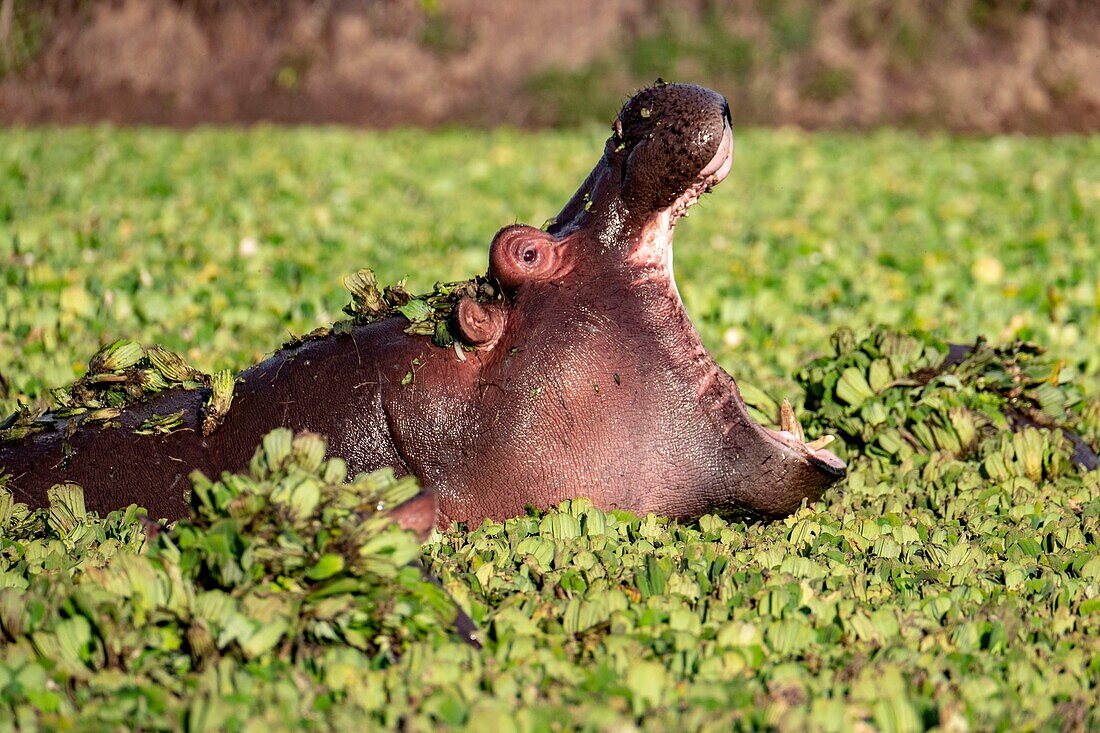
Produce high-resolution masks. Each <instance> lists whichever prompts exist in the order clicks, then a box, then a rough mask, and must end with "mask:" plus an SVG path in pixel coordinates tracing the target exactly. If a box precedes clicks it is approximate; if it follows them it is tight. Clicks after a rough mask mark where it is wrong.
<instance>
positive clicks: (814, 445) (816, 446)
mask: <svg viewBox="0 0 1100 733" xmlns="http://www.w3.org/2000/svg"><path fill="white" fill-rule="evenodd" d="M834 440H836V436H835V435H822V436H821V437H820V438H818V439H817V440H812V441H810V442H809V443H807V444H806V447H807V448H809V449H810V450H821V449H822V448H824V447H825V446H827V445H828V444H829V443H832V442H833V441H834Z"/></svg>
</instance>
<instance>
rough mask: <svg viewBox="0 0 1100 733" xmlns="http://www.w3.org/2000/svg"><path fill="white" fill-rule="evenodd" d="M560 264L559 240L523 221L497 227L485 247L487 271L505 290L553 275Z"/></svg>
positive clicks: (554, 275) (556, 272)
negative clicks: (487, 257) (487, 248)
mask: <svg viewBox="0 0 1100 733" xmlns="http://www.w3.org/2000/svg"><path fill="white" fill-rule="evenodd" d="M564 265H565V263H564V261H563V258H562V242H561V241H560V240H558V239H557V238H556V237H554V235H552V234H548V233H546V232H544V231H542V230H541V229H535V228H534V227H529V226H525V225H523V224H515V225H513V226H509V227H504V228H503V229H501V230H500V231H499V232H497V235H496V236H495V237H493V243H492V245H490V247H489V272H490V273H491V274H492V275H493V277H495V278H496V279H497V281H498V282H499V283H500V284H501V285H502V286H504V287H505V288H506V289H509V290H514V289H516V288H518V287H519V286H520V285H523V284H524V283H528V282H537V281H540V280H549V279H551V278H553V277H557V276H559V275H561V274H562V273H563V268H564Z"/></svg>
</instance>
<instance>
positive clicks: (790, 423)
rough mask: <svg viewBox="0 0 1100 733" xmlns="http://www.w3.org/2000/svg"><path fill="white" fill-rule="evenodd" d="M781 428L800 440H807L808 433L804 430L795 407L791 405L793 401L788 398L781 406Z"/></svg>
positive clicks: (803, 441)
mask: <svg viewBox="0 0 1100 733" xmlns="http://www.w3.org/2000/svg"><path fill="white" fill-rule="evenodd" d="M779 428H780V429H781V430H785V431H787V432H788V433H790V434H791V435H793V436H794V437H796V438H798V440H799V442H802V443H805V442H806V434H805V433H803V432H802V425H801V424H799V422H798V418H797V417H795V415H794V408H793V407H791V401H790V400H788V399H784V400H783V405H782V406H781V407H780V408H779Z"/></svg>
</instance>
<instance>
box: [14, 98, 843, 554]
mask: <svg viewBox="0 0 1100 733" xmlns="http://www.w3.org/2000/svg"><path fill="white" fill-rule="evenodd" d="M732 160H733V135H732V131H731V128H730V125H729V109H728V105H727V104H726V101H725V99H724V98H722V97H721V96H720V95H718V94H716V93H714V92H711V91H709V90H706V89H702V88H700V87H693V86H688V85H663V84H662V85H657V86H654V87H650V88H648V89H645V90H642V91H641V92H639V93H638V94H637V95H635V97H633V98H632V99H631V100H630V101H629V102H627V104H626V105H625V106H624V107H623V110H622V111H621V112H620V114H619V116H618V117H617V119H616V121H615V123H614V125H613V128H612V134H611V136H610V137H609V138H608V141H607V144H606V145H605V149H604V154H603V156H602V157H601V159H600V161H599V162H598V163H597V165H596V167H595V168H594V169H593V171H592V173H591V174H590V175H589V177H588V178H587V180H586V181H585V182H584V184H583V185H582V187H581V189H579V190H578V192H577V194H576V195H574V197H573V198H572V199H571V200H570V201H569V203H567V204H566V206H565V207H564V208H563V209H562V211H561V213H559V215H558V216H557V217H556V218H555V220H554V221H553V222H552V224H551V225H550V226H549V227H548V228H547V230H546V231H542V230H538V229H534V228H531V227H524V226H511V227H506V228H505V229H502V230H501V231H500V232H499V233H498V234H497V236H496V237H495V238H494V241H493V243H492V244H491V246H490V250H489V272H488V274H489V277H490V278H491V279H492V280H493V281H495V282H496V283H497V284H498V286H499V288H500V289H501V290H502V291H503V293H504V297H503V299H501V300H498V301H494V302H491V303H487V304H482V303H477V302H474V301H472V300H468V301H464V302H462V303H460V304H459V307H458V308H457V309H456V314H455V326H456V329H457V330H458V331H459V332H460V334H461V336H462V339H463V342H464V344H465V346H466V349H454V348H439V347H436V346H433V345H432V343H431V340H430V339H429V338H427V337H422V336H410V335H408V334H405V333H404V329H405V328H406V326H407V323H406V322H405V321H404V320H403V319H401V318H391V319H387V320H385V321H381V322H379V323H374V324H370V325H364V326H360V327H357V328H355V329H354V330H353V331H352V332H351V333H347V334H342V335H332V336H329V337H326V338H323V339H318V340H313V341H308V342H306V343H304V344H302V345H300V346H298V347H296V348H291V349H286V350H283V351H280V352H278V353H276V354H275V355H273V356H272V357H270V358H269V359H267V360H265V361H264V362H261V363H260V364H257V365H256V366H254V367H252V368H250V369H248V370H246V371H245V372H243V373H242V374H241V375H240V376H239V378H238V384H237V386H236V390H235V396H234V401H233V405H232V408H231V409H230V411H229V413H228V414H227V416H226V418H225V420H224V422H223V424H222V425H221V427H220V428H218V429H217V430H216V431H215V432H214V433H213V434H212V435H210V436H209V437H206V438H204V437H202V435H201V431H199V430H198V427H199V423H200V422H201V412H202V400H203V399H204V397H205V395H204V394H203V393H202V392H201V391H200V392H171V393H168V394H165V395H162V396H159V397H157V398H155V399H153V400H151V401H150V402H148V403H143V404H142V405H140V406H137V407H135V408H131V409H129V410H127V411H126V412H125V413H124V414H123V416H122V418H121V422H122V427H121V428H100V427H85V428H81V429H80V430H78V431H77V432H76V433H75V434H74V435H73V436H72V438H71V439H70V440H69V441H68V442H69V447H70V449H71V454H72V457H71V458H70V459H69V460H67V461H66V460H64V450H63V441H62V438H61V436H60V435H59V434H58V433H57V432H49V433H40V434H37V435H35V436H32V437H31V438H28V439H25V440H23V441H19V442H15V443H6V444H0V466H5V467H6V469H7V471H8V472H9V473H11V474H12V475H13V477H14V480H13V482H12V486H13V488H14V490H15V492H16V494H17V497H18V498H19V499H20V500H22V501H29V502H30V503H32V504H41V503H43V502H44V499H45V491H46V489H47V488H48V487H49V486H50V485H52V484H53V483H56V482H59V481H65V480H67V481H75V482H77V483H80V484H82V485H83V486H84V487H85V489H86V495H87V500H88V505H89V507H90V508H94V509H98V510H100V511H105V510H108V509H113V508H117V507H120V506H125V505H127V504H129V503H131V502H136V503H139V504H142V505H144V506H146V507H148V508H149V509H150V511H151V513H153V514H156V515H159V516H165V517H169V518H174V517H179V516H182V515H184V514H185V513H186V511H187V505H186V500H185V489H186V488H187V486H188V480H187V475H188V473H189V472H190V471H191V470H193V469H199V470H202V471H203V472H205V473H207V474H213V475H216V474H218V473H219V472H221V471H223V470H236V469H240V468H242V467H243V466H245V465H246V463H247V461H248V459H249V457H250V455H251V453H252V451H253V450H254V448H255V446H256V445H257V443H258V442H259V440H260V439H261V438H262V436H263V435H264V434H265V433H266V432H268V431H269V430H271V429H273V428H275V427H279V426H286V427H290V428H292V429H295V430H310V431H314V432H317V433H319V434H321V435H324V436H326V437H327V438H328V441H329V451H330V453H331V454H333V455H338V456H341V457H343V458H344V459H345V460H347V462H348V464H349V467H350V468H351V470H352V471H353V472H354V471H366V470H372V469H376V468H379V467H382V466H393V467H394V469H395V470H396V471H397V472H398V473H413V474H415V475H416V476H417V477H418V478H419V479H420V480H421V482H422V485H423V486H424V487H425V490H424V492H423V493H422V495H421V497H420V499H419V500H418V501H417V502H414V503H412V504H410V505H409V506H408V507H406V508H405V509H404V510H403V512H404V520H403V521H404V522H405V523H406V524H407V526H411V527H413V528H417V529H419V530H420V531H422V532H423V531H426V529H427V528H430V526H431V525H432V524H433V523H436V522H438V523H439V524H444V525H445V524H448V523H450V522H453V521H461V522H469V523H477V522H480V521H481V520H482V519H485V518H494V519H503V518H506V517H510V516H515V515H518V514H521V513H522V512H523V511H524V510H525V508H526V507H528V506H534V507H539V508H544V507H549V506H552V505H554V504H555V503H557V502H559V501H561V500H564V499H568V498H573V497H578V496H587V497H589V498H590V499H592V500H593V501H594V502H595V503H596V504H597V505H599V506H602V507H605V508H622V509H629V510H632V511H635V512H655V513H658V514H662V515H668V516H676V517H694V516H699V515H701V514H703V513H706V512H718V513H726V514H732V513H738V514H749V515H754V516H759V517H777V516H783V515H785V514H788V513H790V512H791V511H793V510H795V509H796V508H798V506H799V505H800V504H801V503H802V502H803V501H805V500H811V501H812V500H815V499H816V498H818V497H819V496H820V495H821V494H822V492H824V491H825V490H826V489H827V488H828V487H829V486H831V485H832V484H834V483H835V482H836V481H838V480H839V479H840V478H841V477H842V476H843V475H844V472H845V466H844V464H843V462H842V461H840V460H839V459H838V458H837V457H836V456H834V455H833V454H832V453H830V452H829V451H827V450H816V451H815V450H812V449H810V448H809V447H807V446H805V445H803V444H802V443H801V442H800V441H798V440H797V439H794V438H793V436H790V435H789V434H784V433H779V432H776V431H771V430H768V429H766V428H763V427H761V426H759V425H757V424H756V423H755V422H753V420H752V419H751V418H750V417H749V416H748V413H747V411H746V409H745V405H744V402H743V401H742V399H741V396H740V393H739V392H738V390H737V386H736V384H735V383H734V381H733V379H732V378H731V377H730V376H729V374H727V373H726V372H725V371H724V370H723V369H722V368H721V367H720V366H718V365H717V364H716V363H715V362H714V361H713V359H712V358H711V357H710V355H709V354H708V353H707V351H706V349H705V348H704V347H703V344H702V342H701V341H700V339H699V335H698V333H697V332H696V330H695V328H694V327H693V326H692V324H691V321H690V319H689V317H688V315H687V313H686V311H685V310H684V306H683V303H682V302H681V300H680V296H679V293H678V292H677V289H676V284H675V280H674V278H673V272H672V234H673V229H674V226H675V223H676V220H677V219H678V218H679V216H680V215H682V214H683V212H684V211H685V210H686V209H687V207H688V206H690V205H691V204H692V203H693V202H694V201H695V200H696V199H697V198H698V197H699V196H700V195H701V194H702V193H703V192H704V191H706V190H708V189H709V188H710V187H711V186H714V185H717V184H718V183H719V182H721V180H722V179H723V178H725V177H726V175H727V174H728V173H729V171H730V166H731V164H732ZM410 373H411V374H412V379H411V381H410V380H409V379H408V377H407V375H409V374H410ZM180 409H183V410H185V425H184V427H185V429H184V430H181V431H178V432H175V433H173V434H171V435H167V436H137V435H134V434H133V433H132V432H131V429H132V428H133V427H136V426H137V425H140V424H141V422H142V421H144V420H145V419H146V418H147V417H148V416H149V415H151V414H154V413H156V414H167V413H170V412H175V411H177V410H180Z"/></svg>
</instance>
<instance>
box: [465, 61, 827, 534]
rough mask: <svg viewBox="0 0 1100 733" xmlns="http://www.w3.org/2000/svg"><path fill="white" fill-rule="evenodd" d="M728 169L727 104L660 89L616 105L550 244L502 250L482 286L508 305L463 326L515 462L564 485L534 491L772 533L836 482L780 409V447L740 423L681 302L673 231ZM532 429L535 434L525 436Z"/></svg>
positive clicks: (744, 420) (535, 232)
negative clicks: (744, 519) (746, 521)
mask: <svg viewBox="0 0 1100 733" xmlns="http://www.w3.org/2000/svg"><path fill="white" fill-rule="evenodd" d="M732 161H733V133H732V130H731V126H730V112H729V105H728V103H727V102H726V100H725V98H724V97H722V96H721V95H719V94H717V93H715V92H712V91H710V90H708V89H703V88H700V87H697V86H692V85H684V84H666V83H664V82H658V83H657V84H655V85H654V86H651V87H649V88H646V89H644V90H642V91H640V92H639V93H638V94H636V95H635V96H634V97H633V98H631V99H630V100H629V101H628V102H627V103H626V104H625V105H624V106H623V108H622V110H621V111H620V112H619V114H618V116H617V117H616V119H615V121H614V124H613V125H612V130H611V135H610V137H609V138H608V140H607V143H606V145H605V146H604V151H603V155H602V157H601V158H600V161H599V162H598V163H597V165H596V167H595V168H594V169H593V170H592V172H591V173H590V174H589V176H588V178H587V179H586V180H585V182H584V184H583V185H582V186H581V188H580V189H579V190H578V191H577V193H576V194H575V195H574V196H573V197H572V199H571V200H570V201H569V203H567V204H566V206H565V207H564V208H563V209H562V211H561V212H560V213H559V214H558V216H557V217H555V218H554V219H553V220H551V222H550V223H549V224H548V226H547V227H546V228H545V229H544V230H540V229H535V228H533V227H530V226H524V225H513V226H509V227H505V228H504V229H502V230H501V231H500V232H498V233H497V235H496V237H495V238H494V240H493V243H492V246H491V248H490V262H489V275H490V277H491V278H493V279H495V280H496V281H497V283H498V284H499V285H500V289H501V290H502V292H503V293H504V298H503V300H502V301H500V302H498V303H496V304H492V305H485V304H479V303H476V302H474V301H472V300H470V301H464V302H463V303H460V305H459V308H458V311H457V321H458V325H459V330H460V331H461V332H462V333H463V335H464V337H465V339H466V340H467V342H469V343H471V344H473V345H475V346H478V347H481V349H483V350H485V351H486V352H487V353H485V354H484V355H483V357H482V362H483V363H482V373H481V376H480V379H481V383H482V384H483V385H494V386H496V387H498V388H499V389H498V390H497V392H498V393H499V394H502V395H509V399H511V400H512V401H513V403H515V404H517V405H519V406H518V407H505V408H502V409H505V410H514V411H515V415H514V416H512V417H511V418H510V419H509V421H508V422H507V423H506V424H508V425H510V426H512V427H510V428H509V430H511V434H509V435H505V436H503V439H504V440H507V441H511V444H514V445H520V446H522V447H523V448H524V451H525V452H524V453H522V454H520V455H516V456H513V457H511V460H513V461H528V458H529V454H537V456H538V459H537V461H528V462H529V463H532V464H533V463H536V462H539V463H541V465H549V466H551V467H552V468H551V469H547V470H548V471H552V472H556V473H552V475H551V474H547V475H540V476H539V477H538V478H539V480H540V481H545V482H548V483H550V484H554V483H559V484H561V485H569V484H570V483H572V484H578V483H579V484H583V483H584V482H585V481H588V482H589V483H590V484H592V488H590V489H589V490H587V491H586V490H585V489H584V488H581V489H580V490H579V491H580V492H581V493H588V494H590V495H591V494H593V493H596V494H597V495H599V494H600V492H605V493H603V494H602V496H603V497H604V498H605V499H607V500H605V501H604V502H603V503H605V504H610V505H619V506H629V507H631V508H634V509H636V510H644V511H655V512H658V513H663V514H668V515H674V516H692V515H699V514H702V513H704V512H707V511H719V512H723V511H724V512H728V513H734V512H737V513H750V514H755V515H758V516H768V517H774V516H782V515H785V514H788V513H790V512H791V511H793V510H794V509H796V508H797V507H798V506H799V505H800V503H801V502H802V501H803V500H804V499H810V500H814V499H816V498H817V497H819V496H820V495H821V493H822V492H823V491H824V490H825V489H826V488H827V487H829V486H830V485H832V484H833V483H835V482H836V481H837V480H839V479H840V478H841V477H842V476H843V475H844V473H845V465H844V463H843V461H841V460H840V459H839V458H837V457H836V456H835V455H833V454H832V453H831V452H829V451H827V450H824V446H823V444H822V443H823V441H815V442H811V443H808V444H807V443H805V442H804V440H803V438H802V432H801V428H800V427H798V424H797V420H795V419H794V416H793V412H792V411H790V410H789V408H788V407H787V406H785V409H784V411H783V416H782V417H783V419H782V429H781V430H770V429H768V428H765V427H763V426H761V425H758V424H757V423H755V422H754V421H753V420H752V419H751V418H750V417H749V415H748V412H747V410H746V408H745V404H744V401H743V400H742V398H741V395H740V392H739V391H738V389H737V386H736V384H735V383H734V381H733V379H732V378H731V377H730V376H729V375H728V374H727V373H726V372H725V371H723V370H722V369H721V367H719V366H718V365H717V364H715V363H714V361H713V360H712V359H711V357H710V355H709V354H708V353H707V351H706V349H705V348H704V347H703V345H702V343H701V341H700V339H699V335H698V333H697V332H696V330H695V328H694V327H693V326H692V324H691V321H690V319H689V318H688V316H687V313H686V311H685V310H684V307H683V303H682V302H681V300H680V296H679V293H678V291H677V288H676V285H675V280H674V277H673V271H672V238H673V236H672V235H673V229H674V227H675V225H676V222H677V220H678V219H679V218H680V217H681V216H683V215H684V214H685V213H686V211H687V209H688V207H690V206H691V205H692V204H694V203H695V201H697V200H698V199H699V197H700V196H701V195H702V194H703V193H705V192H707V191H709V190H710V188H711V187H712V186H714V185H716V184H718V183H719V182H721V181H722V180H723V179H724V178H725V177H726V175H727V174H728V173H729V171H730V167H731V164H732ZM491 350H495V351H491ZM547 393H549V396H547ZM536 395H539V396H538V397H536ZM498 414H499V413H498ZM538 420H541V422H539V423H538V424H539V426H540V428H539V431H538V434H537V435H534V436H533V437H531V436H527V435H525V434H523V432H522V431H523V430H525V429H528V428H529V427H530V426H531V425H532V424H533V423H534V422H536V421H538ZM570 431H573V432H570ZM578 435H579V436H580V437H578ZM827 440H828V439H826V441H827ZM545 443H549V444H550V445H551V446H554V447H552V448H547V447H546V446H545ZM570 472H572V473H570ZM632 492H633V493H632ZM575 493H576V492H574V494H575ZM607 497H610V498H607ZM554 498H555V497H553V496H551V497H548V499H549V500H553V499H554ZM593 498H594V499H595V498H597V496H593Z"/></svg>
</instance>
